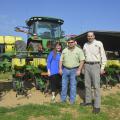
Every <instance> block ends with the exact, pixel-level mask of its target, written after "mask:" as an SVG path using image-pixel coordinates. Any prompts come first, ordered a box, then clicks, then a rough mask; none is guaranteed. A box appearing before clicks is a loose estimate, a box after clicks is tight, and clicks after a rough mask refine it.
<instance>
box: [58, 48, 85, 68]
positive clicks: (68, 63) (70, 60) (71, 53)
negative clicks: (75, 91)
mask: <svg viewBox="0 0 120 120" xmlns="http://www.w3.org/2000/svg"><path fill="white" fill-rule="evenodd" d="M82 60H85V56H84V53H83V50H82V49H81V48H79V47H77V46H75V48H74V49H73V50H70V49H68V48H65V49H64V50H63V51H62V54H61V58H60V61H62V64H63V66H65V67H68V68H74V67H78V66H79V65H80V61H82Z"/></svg>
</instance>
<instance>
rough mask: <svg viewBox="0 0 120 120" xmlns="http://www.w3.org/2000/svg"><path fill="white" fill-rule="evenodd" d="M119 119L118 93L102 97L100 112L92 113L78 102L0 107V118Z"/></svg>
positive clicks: (7, 119) (53, 119)
mask: <svg viewBox="0 0 120 120" xmlns="http://www.w3.org/2000/svg"><path fill="white" fill-rule="evenodd" d="M113 119H114V120H120V93H117V94H114V95H113V94H111V95H110V96H106V97H104V98H102V107H101V112H100V114H97V115H95V114H92V107H81V106H80V105H79V104H77V103H76V104H74V105H69V104H68V103H64V104H63V103H55V104H44V105H33V104H29V105H24V106H18V107H15V108H4V107H0V120H113Z"/></svg>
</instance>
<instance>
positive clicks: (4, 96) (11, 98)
mask: <svg viewBox="0 0 120 120" xmlns="http://www.w3.org/2000/svg"><path fill="white" fill-rule="evenodd" d="M7 85H8V83H5V86H7ZM118 86H120V84H118V85H117V86H115V87H113V88H112V89H111V88H108V89H104V88H101V93H102V96H106V95H110V94H115V93H117V92H119V91H120V87H118ZM8 88H9V89H5V90H4V91H3V90H2V91H1V92H0V106H3V107H16V106H19V105H25V104H31V103H32V104H48V103H50V102H51V95H50V94H49V95H47V97H46V96H45V95H44V94H43V93H42V92H40V91H39V90H36V89H35V87H33V88H31V89H30V90H29V91H28V96H29V98H27V97H25V96H22V95H19V96H18V97H16V92H15V91H13V90H12V88H11V83H10V86H9V87H8ZM2 89H4V86H3V87H2ZM84 93H85V92H84V91H82V90H81V91H79V94H78V95H77V98H76V102H77V103H78V104H79V103H80V102H82V101H83V100H82V99H83V98H84V97H83V96H84ZM56 102H60V95H59V94H58V95H57V96H56ZM73 113H76V111H73Z"/></svg>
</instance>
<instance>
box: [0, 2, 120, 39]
mask: <svg viewBox="0 0 120 120" xmlns="http://www.w3.org/2000/svg"><path fill="white" fill-rule="evenodd" d="M119 12H120V0H0V35H15V36H21V37H23V38H24V39H26V35H25V34H24V33H18V32H15V31H14V27H16V26H26V24H25V20H26V19H28V18H30V17H32V16H49V17H56V18H61V19H63V20H64V24H63V25H62V29H63V30H64V31H65V34H66V35H68V34H76V35H79V34H82V33H84V32H87V31H90V30H99V31H120V13H119Z"/></svg>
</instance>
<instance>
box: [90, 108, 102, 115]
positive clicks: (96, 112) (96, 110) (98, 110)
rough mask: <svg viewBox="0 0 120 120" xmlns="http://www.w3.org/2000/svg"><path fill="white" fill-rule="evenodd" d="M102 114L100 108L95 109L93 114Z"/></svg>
mask: <svg viewBox="0 0 120 120" xmlns="http://www.w3.org/2000/svg"><path fill="white" fill-rule="evenodd" d="M99 112H100V108H93V111H92V113H94V114H98V113H99Z"/></svg>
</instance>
